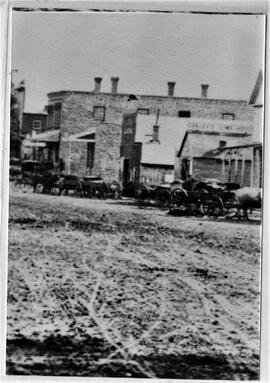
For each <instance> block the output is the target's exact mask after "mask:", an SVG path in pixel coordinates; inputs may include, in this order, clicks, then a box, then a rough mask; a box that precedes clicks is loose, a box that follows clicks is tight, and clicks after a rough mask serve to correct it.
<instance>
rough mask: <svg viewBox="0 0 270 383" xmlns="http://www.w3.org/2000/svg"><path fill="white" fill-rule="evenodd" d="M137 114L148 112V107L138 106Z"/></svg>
mask: <svg viewBox="0 0 270 383" xmlns="http://www.w3.org/2000/svg"><path fill="white" fill-rule="evenodd" d="M137 113H138V114H149V109H147V108H138V109H137Z"/></svg>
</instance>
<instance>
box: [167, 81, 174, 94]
mask: <svg viewBox="0 0 270 383" xmlns="http://www.w3.org/2000/svg"><path fill="white" fill-rule="evenodd" d="M174 87H175V82H173V81H169V82H168V96H169V97H173V95H174Z"/></svg>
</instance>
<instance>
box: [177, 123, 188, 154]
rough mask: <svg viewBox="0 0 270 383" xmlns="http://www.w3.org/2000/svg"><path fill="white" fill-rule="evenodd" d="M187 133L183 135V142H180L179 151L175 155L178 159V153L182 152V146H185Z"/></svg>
mask: <svg viewBox="0 0 270 383" xmlns="http://www.w3.org/2000/svg"><path fill="white" fill-rule="evenodd" d="M188 133H189V131H188V130H187V131H186V133H185V135H184V137H183V140H182V143H181V146H180V149H179V151H178V153H177V157H180V153H181V152H182V149H183V146H184V144H185V142H186V140H187V136H188Z"/></svg>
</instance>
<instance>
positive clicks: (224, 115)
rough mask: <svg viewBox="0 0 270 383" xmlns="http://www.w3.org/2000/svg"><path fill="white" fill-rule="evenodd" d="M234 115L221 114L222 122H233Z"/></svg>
mask: <svg viewBox="0 0 270 383" xmlns="http://www.w3.org/2000/svg"><path fill="white" fill-rule="evenodd" d="M234 118H235V115H234V114H233V113H222V120H234Z"/></svg>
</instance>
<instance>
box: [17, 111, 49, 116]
mask: <svg viewBox="0 0 270 383" xmlns="http://www.w3.org/2000/svg"><path fill="white" fill-rule="evenodd" d="M23 114H35V115H36V114H38V115H41V116H47V114H46V113H38V112H36V113H35V112H34V113H33V112H23Z"/></svg>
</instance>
